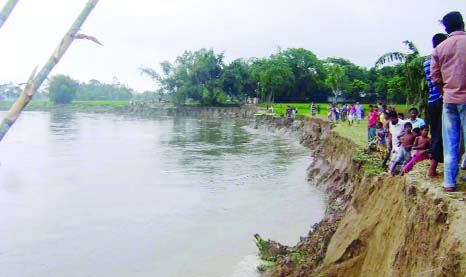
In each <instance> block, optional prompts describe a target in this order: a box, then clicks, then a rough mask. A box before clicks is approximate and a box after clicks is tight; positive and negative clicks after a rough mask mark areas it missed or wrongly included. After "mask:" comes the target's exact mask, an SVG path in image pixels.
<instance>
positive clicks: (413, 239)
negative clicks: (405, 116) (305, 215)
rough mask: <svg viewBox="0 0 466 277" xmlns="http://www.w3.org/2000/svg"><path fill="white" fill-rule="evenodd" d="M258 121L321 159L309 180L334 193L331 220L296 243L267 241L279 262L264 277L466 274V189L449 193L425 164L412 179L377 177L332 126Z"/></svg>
mask: <svg viewBox="0 0 466 277" xmlns="http://www.w3.org/2000/svg"><path fill="white" fill-rule="evenodd" d="M256 124H257V126H262V127H264V126H265V127H266V128H274V129H281V128H287V129H289V130H291V131H293V132H295V133H296V134H298V135H299V137H300V140H301V142H302V143H304V144H306V145H308V146H309V148H310V149H311V150H312V152H313V153H314V157H315V158H314V162H313V163H312V164H311V165H310V166H309V169H308V170H309V180H310V182H311V183H312V184H314V185H316V186H318V187H320V188H322V189H323V190H325V191H326V192H327V195H328V208H327V211H326V215H325V218H324V219H323V220H322V221H321V222H319V223H317V224H315V225H314V226H313V228H312V230H311V231H309V233H308V235H307V236H306V237H304V238H301V240H300V242H299V243H298V244H297V245H296V246H293V247H284V246H281V245H280V244H278V243H274V242H272V241H268V242H266V243H265V244H264V245H266V246H270V247H269V249H265V251H270V252H269V254H270V253H272V254H271V256H272V258H273V259H272V260H274V261H275V263H274V265H273V266H271V267H270V268H268V270H267V271H266V272H264V273H263V276H465V275H466V244H465V243H466V206H465V201H464V198H463V197H464V192H458V193H448V194H447V193H444V192H443V191H442V189H441V187H440V185H439V184H438V183H439V181H437V183H433V182H430V181H429V180H428V179H427V178H426V177H424V172H425V171H424V170H425V167H424V168H423V167H422V165H421V166H419V167H418V166H417V167H418V169H417V172H416V169H415V170H414V171H413V172H412V173H409V174H407V175H406V176H398V177H392V176H389V175H388V174H386V173H380V174H374V173H370V172H369V171H370V170H367V168H369V167H370V164H369V163H368V162H367V161H366V160H365V159H364V158H361V155H360V153H361V150H360V149H357V147H356V146H355V145H354V144H353V143H352V142H351V141H350V140H348V139H345V138H341V137H339V136H338V135H336V134H335V133H334V132H332V123H331V122H327V121H323V120H319V119H308V118H302V119H300V120H292V119H286V118H277V117H273V116H267V115H264V116H258V117H257V119H256ZM421 170H422V173H421ZM273 248H277V249H280V251H274V249H273Z"/></svg>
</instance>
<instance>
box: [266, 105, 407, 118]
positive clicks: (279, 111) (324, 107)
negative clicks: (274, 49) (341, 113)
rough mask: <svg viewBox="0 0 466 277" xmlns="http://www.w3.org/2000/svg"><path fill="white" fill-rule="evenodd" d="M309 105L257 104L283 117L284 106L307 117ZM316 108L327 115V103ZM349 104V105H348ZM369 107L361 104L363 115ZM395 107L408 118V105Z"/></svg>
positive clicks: (321, 113)
mask: <svg viewBox="0 0 466 277" xmlns="http://www.w3.org/2000/svg"><path fill="white" fill-rule="evenodd" d="M309 104H310V103H261V104H259V107H262V108H265V106H266V105H269V106H270V105H273V106H274V109H275V114H276V115H283V116H284V115H285V111H286V106H288V105H290V106H292V107H297V108H298V114H302V115H307V114H310V111H309ZM315 104H316V106H320V113H319V114H320V115H325V116H326V115H327V111H328V103H315ZM349 104H351V103H349ZM369 105H370V104H362V106H363V108H364V113H365V115H366V116H367V114H368V111H369ZM390 106H393V107H395V109H396V111H397V112H401V113H404V114H405V116H408V110H409V109H410V108H411V106H410V105H407V104H395V105H390Z"/></svg>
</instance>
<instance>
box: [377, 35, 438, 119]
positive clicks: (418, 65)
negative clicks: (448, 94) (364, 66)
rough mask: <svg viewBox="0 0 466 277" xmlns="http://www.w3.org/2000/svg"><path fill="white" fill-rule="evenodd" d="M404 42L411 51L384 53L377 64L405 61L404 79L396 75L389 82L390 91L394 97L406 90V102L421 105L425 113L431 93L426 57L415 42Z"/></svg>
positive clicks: (420, 110)
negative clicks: (425, 71)
mask: <svg viewBox="0 0 466 277" xmlns="http://www.w3.org/2000/svg"><path fill="white" fill-rule="evenodd" d="M403 43H404V44H405V45H406V46H407V47H408V49H409V50H410V53H400V52H391V53H387V54H384V55H382V56H381V57H380V58H379V59H378V60H377V62H376V66H382V65H385V64H386V63H389V62H402V63H403V66H404V72H403V74H402V75H401V76H402V77H403V78H404V80H402V79H401V77H395V76H394V77H393V78H392V79H391V80H390V81H389V82H388V85H389V87H390V91H389V93H390V94H391V95H392V97H393V95H394V94H396V93H399V92H401V93H403V92H404V96H405V97H406V102H407V103H408V104H416V105H419V112H420V114H421V115H423V114H425V112H426V110H427V98H428V96H427V95H428V93H429V91H428V88H427V86H426V79H425V76H424V62H425V60H426V57H425V56H421V55H420V53H419V50H418V49H417V47H416V46H415V45H414V43H413V42H411V41H408V40H406V41H403ZM395 85H402V88H395Z"/></svg>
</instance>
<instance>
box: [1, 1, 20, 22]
mask: <svg viewBox="0 0 466 277" xmlns="http://www.w3.org/2000/svg"><path fill="white" fill-rule="evenodd" d="M16 3H18V0H8V1H7V2H6V4H5V6H3V9H2V11H0V29H1V28H2V26H3V24H4V23H5V21H6V20H7V19H8V17H9V16H10V14H11V12H12V11H13V9H14V8H15V6H16Z"/></svg>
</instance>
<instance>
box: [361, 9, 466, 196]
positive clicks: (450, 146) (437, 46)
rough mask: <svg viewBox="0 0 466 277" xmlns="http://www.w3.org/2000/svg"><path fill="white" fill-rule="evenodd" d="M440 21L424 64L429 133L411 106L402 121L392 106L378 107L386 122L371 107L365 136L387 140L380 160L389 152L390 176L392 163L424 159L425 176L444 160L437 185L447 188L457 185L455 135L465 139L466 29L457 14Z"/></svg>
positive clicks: (379, 141)
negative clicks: (427, 161) (441, 28)
mask: <svg viewBox="0 0 466 277" xmlns="http://www.w3.org/2000/svg"><path fill="white" fill-rule="evenodd" d="M441 22H442V24H443V25H444V27H445V31H446V33H447V34H443V33H439V34H435V35H434V36H433V38H432V43H433V47H434V51H433V53H432V56H431V57H430V58H428V59H427V61H426V62H425V64H424V70H425V75H426V78H427V81H428V86H429V91H430V93H429V100H428V102H429V106H428V117H429V126H430V134H431V137H430V138H429V137H428V126H427V125H426V124H425V122H424V121H423V120H422V119H420V118H418V117H417V110H416V109H415V108H413V109H411V110H410V117H409V119H407V120H404V119H401V118H399V115H398V114H397V113H396V111H394V110H392V111H389V110H387V111H384V113H383V117H384V119H386V120H385V121H383V122H379V121H378V120H377V119H376V117H377V116H379V118H380V114H379V113H377V111H371V113H372V116H371V114H369V123H368V137H369V139H374V132H375V137H376V140H377V144H380V145H383V144H384V140H386V139H387V140H388V141H387V142H386V143H387V148H388V151H387V155H386V157H385V161H384V163H386V162H387V161H388V159H389V157H390V155H391V156H392V158H391V161H390V167H389V170H390V173H392V174H394V173H395V168H396V166H397V165H398V164H401V174H403V173H404V172H407V171H409V170H410V169H411V168H412V166H413V165H414V164H415V163H416V162H418V161H420V160H423V159H427V158H430V168H429V172H428V176H430V177H434V176H436V175H438V173H437V165H438V163H441V162H444V181H443V185H442V186H443V188H444V190H445V191H448V192H451V191H455V190H456V185H457V176H458V172H459V167H460V165H459V163H460V150H459V148H460V139H461V136H462V137H463V138H464V139H465V141H466V33H465V24H464V21H463V17H462V15H461V13H460V12H457V11H454V12H450V13H448V14H446V15H445V16H444V17H443V18H442V20H441ZM372 110H374V108H372ZM461 133H462V135H461ZM465 165H466V164H465ZM463 167H464V166H462V168H463ZM463 169H466V168H463ZM465 180H466V179H465Z"/></svg>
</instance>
